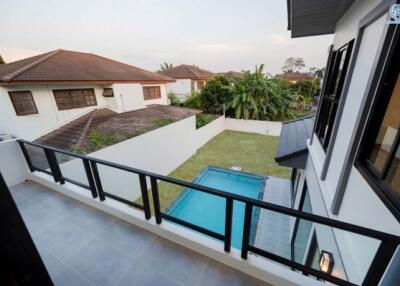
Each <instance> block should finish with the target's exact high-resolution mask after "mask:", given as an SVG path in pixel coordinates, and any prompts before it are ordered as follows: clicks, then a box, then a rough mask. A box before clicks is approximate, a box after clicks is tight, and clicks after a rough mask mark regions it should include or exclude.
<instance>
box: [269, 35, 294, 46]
mask: <svg viewBox="0 0 400 286" xmlns="http://www.w3.org/2000/svg"><path fill="white" fill-rule="evenodd" d="M268 38H269V40H270V41H271V43H272V44H275V45H278V46H289V45H292V44H293V43H294V40H292V39H290V38H289V37H288V36H284V35H279V34H271V35H269V37H268Z"/></svg>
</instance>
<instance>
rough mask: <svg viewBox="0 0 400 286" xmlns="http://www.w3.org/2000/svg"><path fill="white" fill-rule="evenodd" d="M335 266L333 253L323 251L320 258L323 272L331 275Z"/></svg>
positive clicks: (320, 266)
mask: <svg viewBox="0 0 400 286" xmlns="http://www.w3.org/2000/svg"><path fill="white" fill-rule="evenodd" d="M333 264H335V261H334V260H333V255H332V253H330V252H328V251H325V250H322V251H321V256H320V257H319V268H320V269H321V271H322V272H325V273H328V274H331V272H332V269H333Z"/></svg>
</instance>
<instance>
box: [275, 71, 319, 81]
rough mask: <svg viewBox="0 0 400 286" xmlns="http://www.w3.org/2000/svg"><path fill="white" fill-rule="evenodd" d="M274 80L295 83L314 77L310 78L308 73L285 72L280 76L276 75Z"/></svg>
mask: <svg viewBox="0 0 400 286" xmlns="http://www.w3.org/2000/svg"><path fill="white" fill-rule="evenodd" d="M275 77H276V78H280V79H285V80H287V81H290V82H291V83H296V82H298V81H299V80H312V79H313V78H314V77H312V76H310V74H308V73H302V72H285V73H282V74H277V75H276V76H275Z"/></svg>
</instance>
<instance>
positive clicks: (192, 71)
mask: <svg viewBox="0 0 400 286" xmlns="http://www.w3.org/2000/svg"><path fill="white" fill-rule="evenodd" d="M158 74H161V75H164V76H168V77H171V78H173V79H186V78H188V79H209V78H211V77H213V76H214V73H212V72H210V71H207V70H203V69H201V68H199V67H196V66H194V65H179V66H176V67H173V68H170V69H167V70H165V71H159V72H158Z"/></svg>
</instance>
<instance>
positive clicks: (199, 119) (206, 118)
mask: <svg viewBox="0 0 400 286" xmlns="http://www.w3.org/2000/svg"><path fill="white" fill-rule="evenodd" d="M214 119H215V117H214V116H212V115H211V114H198V115H196V129H199V128H201V127H203V126H204V125H207V124H208V123H210V122H211V121H213V120H214Z"/></svg>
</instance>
